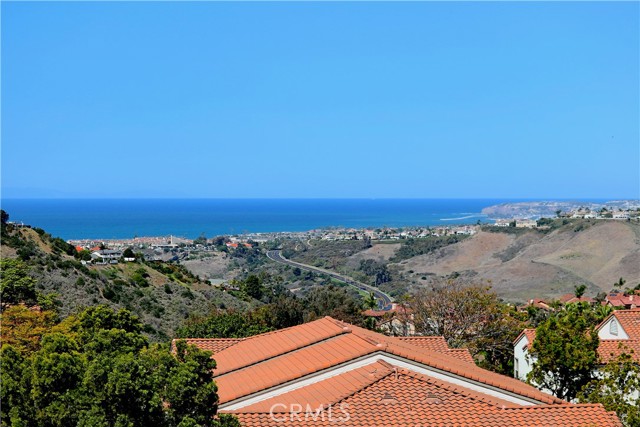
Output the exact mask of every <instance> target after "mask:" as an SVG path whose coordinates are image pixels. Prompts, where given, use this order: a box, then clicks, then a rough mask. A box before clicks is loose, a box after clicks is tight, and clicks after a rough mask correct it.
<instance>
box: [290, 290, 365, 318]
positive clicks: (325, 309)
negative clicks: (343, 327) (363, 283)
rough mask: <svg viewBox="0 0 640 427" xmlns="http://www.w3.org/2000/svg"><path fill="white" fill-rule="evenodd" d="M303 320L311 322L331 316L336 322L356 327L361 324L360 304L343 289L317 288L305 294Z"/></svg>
mask: <svg viewBox="0 0 640 427" xmlns="http://www.w3.org/2000/svg"><path fill="white" fill-rule="evenodd" d="M303 305H304V307H305V313H304V319H305V321H307V322H308V321H311V320H315V319H318V318H320V317H323V316H331V317H334V318H336V319H338V320H342V321H344V322H347V323H353V324H356V325H359V324H362V323H363V321H364V318H363V316H362V310H361V308H360V307H361V303H360V302H359V301H358V300H356V299H355V298H354V297H352V296H351V295H350V294H349V293H348V292H347V291H346V290H345V289H342V288H338V287H335V286H334V285H328V286H318V287H315V288H313V289H311V291H309V293H308V294H307V296H306V297H305V298H304V300H303Z"/></svg>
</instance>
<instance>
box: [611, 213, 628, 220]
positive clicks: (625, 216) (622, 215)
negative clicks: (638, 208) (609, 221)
mask: <svg viewBox="0 0 640 427" xmlns="http://www.w3.org/2000/svg"><path fill="white" fill-rule="evenodd" d="M612 218H613V219H622V220H625V219H629V218H630V216H629V214H628V213H627V212H614V213H613V217H612Z"/></svg>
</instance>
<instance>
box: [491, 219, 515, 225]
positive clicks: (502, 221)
mask: <svg viewBox="0 0 640 427" xmlns="http://www.w3.org/2000/svg"><path fill="white" fill-rule="evenodd" d="M510 224H511V220H509V219H496V223H495V224H493V225H494V226H495V227H509V225H510Z"/></svg>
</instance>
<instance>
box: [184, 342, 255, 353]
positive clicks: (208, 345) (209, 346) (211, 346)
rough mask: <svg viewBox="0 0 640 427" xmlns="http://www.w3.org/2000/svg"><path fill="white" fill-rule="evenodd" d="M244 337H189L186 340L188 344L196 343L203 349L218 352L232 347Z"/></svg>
mask: <svg viewBox="0 0 640 427" xmlns="http://www.w3.org/2000/svg"><path fill="white" fill-rule="evenodd" d="M243 339H244V338H216V339H211V338H187V339H185V340H184V341H186V342H187V344H190V345H195V346H196V347H198V348H199V349H201V350H206V351H211V352H213V353H218V352H220V351H222V350H224V349H225V348H228V347H231V346H232V345H235V344H237V343H239V342H240V341H242V340H243Z"/></svg>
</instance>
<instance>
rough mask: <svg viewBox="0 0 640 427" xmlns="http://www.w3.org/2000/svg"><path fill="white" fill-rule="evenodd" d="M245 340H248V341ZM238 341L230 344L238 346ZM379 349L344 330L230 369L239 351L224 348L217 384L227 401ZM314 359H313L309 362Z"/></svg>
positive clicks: (220, 395) (222, 400) (216, 376)
mask: <svg viewBox="0 0 640 427" xmlns="http://www.w3.org/2000/svg"><path fill="white" fill-rule="evenodd" d="M245 342H246V341H245ZM237 348H239V344H238V345H236V346H233V347H231V349H234V350H236V349H237ZM374 351H376V347H375V346H374V345H372V344H370V343H368V342H367V341H365V340H363V339H361V338H359V337H357V336H355V335H353V334H341V335H339V336H336V337H333V338H331V339H328V340H325V341H322V345H318V344H317V343H316V344H315V345H309V346H307V347H304V348H301V349H299V350H297V351H294V352H290V353H287V354H283V355H281V356H280V357H272V358H269V359H266V360H264V361H260V362H257V363H254V364H252V365H251V366H248V367H244V368H240V369H237V370H234V371H231V372H229V371H228V370H225V365H224V364H223V363H224V360H228V359H231V358H232V357H231V356H233V355H235V354H236V351H233V352H230V353H229V354H228V356H229V357H225V358H222V360H223V361H222V362H221V361H220V356H222V355H224V353H225V351H224V350H223V351H222V352H221V353H219V354H218V356H217V357H216V361H217V362H218V366H220V367H221V370H222V372H223V373H222V374H220V373H218V371H217V370H216V371H214V376H215V381H216V383H217V384H218V388H219V392H218V396H219V398H220V403H225V402H229V401H232V400H234V399H238V398H240V397H243V396H247V395H249V394H252V393H256V392H258V391H262V390H265V389H267V388H270V387H274V386H277V385H281V384H284V383H286V382H289V381H292V380H295V379H298V378H301V377H303V376H305V375H309V374H312V373H315V372H319V371H322V370H324V369H328V368H330V367H332V366H335V365H339V364H341V363H344V362H347V361H349V360H352V359H355V358H358V357H360V356H364V355H365V354H369V353H372V352H374ZM311 361H313V363H310V362H311Z"/></svg>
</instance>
